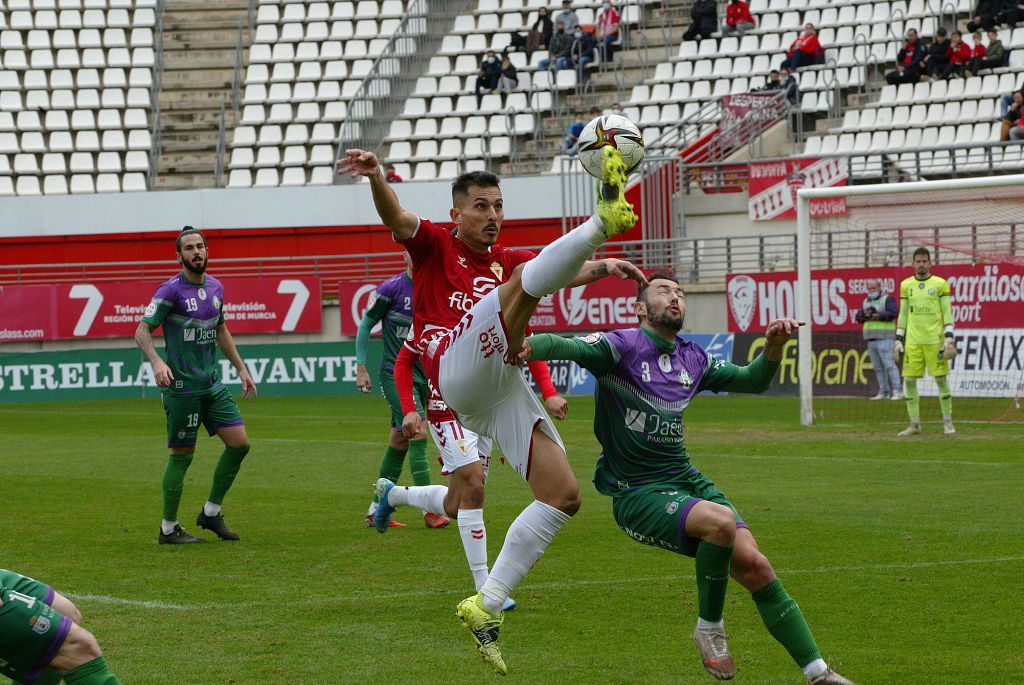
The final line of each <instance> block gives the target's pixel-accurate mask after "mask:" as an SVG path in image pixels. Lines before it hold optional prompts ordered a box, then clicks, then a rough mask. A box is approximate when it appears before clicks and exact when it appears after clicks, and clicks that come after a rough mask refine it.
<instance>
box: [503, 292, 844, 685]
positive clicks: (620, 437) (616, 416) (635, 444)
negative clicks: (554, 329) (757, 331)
mask: <svg viewBox="0 0 1024 685" xmlns="http://www.w3.org/2000/svg"><path fill="white" fill-rule="evenodd" d="M634 311H635V312H636V315H637V318H638V319H639V320H640V327H639V328H632V329H626V330H619V331H612V332H611V333H607V334H595V335H589V336H586V337H584V338H575V339H567V338H561V337H559V336H557V335H550V334H544V335H535V336H531V337H530V338H527V340H526V342H525V343H524V345H523V349H522V351H521V353H520V358H521V359H570V360H573V361H575V362H576V363H578V364H579V365H581V366H583V367H584V368H586V369H588V370H589V371H591V372H592V373H593V374H594V376H595V377H596V378H597V390H596V406H595V412H594V434H595V435H596V436H597V439H598V441H599V442H600V443H601V448H602V454H601V457H599V458H598V461H597V469H596V471H595V473H594V485H595V486H596V487H597V490H598V492H600V493H601V494H603V495H608V496H609V497H611V498H612V513H613V515H614V516H615V522H616V523H618V524H619V526H620V527H621V528H622V530H623V531H624V532H626V534H627V535H629V536H630V537H631V538H633V539H634V540H636V541H638V542H641V543H643V544H647V545H651V546H653V547H658V548H659V549H664V550H666V551H669V552H675V553H676V554H681V555H684V556H688V557H692V558H694V560H695V562H696V563H695V566H696V576H697V625H696V627H695V629H694V631H693V639H694V641H696V643H697V646H698V648H699V650H700V655H701V661H702V662H703V664H704V668H705V669H706V670H707V671H708V673H710V674H711V675H713V676H714V677H716V678H718V679H720V680H729V679H731V678H733V677H735V675H736V666H735V664H734V663H733V658H732V654H731V652H730V650H729V640H728V637H727V636H726V634H725V623H724V621H723V618H722V616H723V610H724V608H725V596H726V588H727V586H728V582H729V577H730V575H731V576H732V578H734V579H735V580H736V581H737V582H739V583H740V585H742V586H743V587H744V588H745V589H746V590H747V591H748V592H749V593H750V597H751V599H753V601H754V604H755V605H756V606H757V610H758V613H760V614H761V619H762V620H763V621H764V624H765V627H766V628H768V632H769V633H771V635H772V637H774V638H775V639H776V640H777V641H778V642H779V643H780V644H782V646H783V647H785V649H786V651H787V652H789V654H790V656H791V657H792V658H793V660H794V661H795V662H796V665H797V666H799V667H800V669H801V670H802V671H803V673H804V676H805V677H807V679H808V681H809V682H810V683H813V684H814V685H853V684H852V683H851V682H850V681H849V680H847V679H846V678H844V677H843V676H841V675H839V674H838V673H836V672H834V671H832V670H831V669H830V668H829V667H828V665H827V664H826V663H825V661H824V660H823V659H822V658H821V652H819V651H818V646H817V644H816V643H815V641H814V637H813V635H811V629H810V628H809V627H808V625H807V621H806V620H804V616H803V613H802V612H801V611H800V607H799V606H797V603H796V602H795V601H794V600H793V599H792V598H791V597H790V596H789V594H788V593H787V592H786V589H785V588H784V587H783V586H782V582H781V581H780V580H779V579H778V577H777V576H776V575H775V570H774V569H773V568H772V565H771V562H770V561H768V558H767V557H766V556H765V555H764V554H762V553H761V551H760V550H759V549H758V546H757V542H756V541H755V540H754V536H753V535H752V534H751V532H750V529H749V527H748V526H747V524H746V523H744V521H743V519H742V518H740V516H739V514H738V513H737V511H736V507H735V506H733V504H732V502H730V501H729V500H728V499H727V498H726V496H725V494H724V493H723V492H722V491H721V490H719V489H718V488H716V487H715V484H714V483H713V482H712V481H711V479H710V478H708V477H707V476H705V475H704V474H702V473H701V472H700V471H698V470H697V467H696V466H694V465H693V464H692V463H691V462H690V457H689V455H688V454H687V452H686V446H685V443H684V440H683V433H684V431H683V411H684V410H685V409H686V407H687V406H688V405H689V403H690V402H691V401H693V400H694V399H695V398H696V397H697V395H698V393H700V392H701V391H702V390H711V391H713V392H720V391H727V392H743V393H761V392H764V391H765V390H767V389H768V386H769V385H771V382H772V379H773V378H774V377H775V374H776V372H777V371H778V369H779V362H780V361H781V360H782V350H783V347H784V346H785V344H786V342H787V341H788V340H789V338H790V336H791V335H792V334H793V333H794V332H795V331H796V330H797V328H799V327H800V326H801V325H803V324H802V323H801V322H799V321H796V320H794V319H777V320H775V321H772V322H771V323H770V324H769V325H768V330H767V332H766V333H765V337H766V338H767V340H766V342H765V347H764V352H763V353H762V354H761V355H760V356H758V357H757V358H756V359H755V360H754V361H752V362H751V363H750V364H749V365H747V366H736V365H734V364H731V363H729V362H726V361H723V360H720V359H716V358H715V357H713V356H712V355H710V354H709V353H708V352H706V351H705V350H704V349H702V348H701V347H700V346H699V345H697V344H696V343H693V342H687V341H684V340H683V339H682V338H680V337H679V331H680V330H681V329H682V325H683V317H684V316H685V314H686V297H685V294H684V293H683V289H682V288H681V287H680V286H679V282H678V281H677V280H676V278H675V277H674V276H673V275H672V274H668V273H655V274H652V275H651V277H650V284H649V285H647V286H641V287H640V289H639V292H638V294H637V299H636V303H635V304H634ZM670 613H671V612H670Z"/></svg>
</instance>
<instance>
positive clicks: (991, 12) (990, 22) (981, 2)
mask: <svg viewBox="0 0 1024 685" xmlns="http://www.w3.org/2000/svg"><path fill="white" fill-rule="evenodd" d="M1004 5H1005V2H1004V0H978V5H977V7H975V8H974V16H973V17H972V19H971V20H970V21H969V22H967V30H968V31H970V32H971V33H974V32H975V31H978V30H980V29H985V30H986V31H989V30H991V29H994V28H995V26H996V16H997V15H998V14H999V11H1000V10H1001V9H1002V8H1003V6H1004Z"/></svg>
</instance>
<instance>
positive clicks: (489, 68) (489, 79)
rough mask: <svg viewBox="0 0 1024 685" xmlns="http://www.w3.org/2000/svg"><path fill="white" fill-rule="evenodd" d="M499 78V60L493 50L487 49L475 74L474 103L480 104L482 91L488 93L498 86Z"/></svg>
mask: <svg viewBox="0 0 1024 685" xmlns="http://www.w3.org/2000/svg"><path fill="white" fill-rule="evenodd" d="M499 78H501V62H499V61H498V56H497V55H496V54H494V50H488V51H487V54H486V55H485V56H484V59H483V61H482V62H481V63H480V71H478V72H477V75H476V104H477V105H479V104H480V100H481V98H483V96H484V91H487V92H488V93H490V92H491V91H493V90H494V89H495V88H497V87H498V79H499Z"/></svg>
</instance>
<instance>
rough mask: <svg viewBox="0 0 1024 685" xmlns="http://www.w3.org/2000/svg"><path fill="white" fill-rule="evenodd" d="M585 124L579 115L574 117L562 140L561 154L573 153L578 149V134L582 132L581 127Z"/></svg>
mask: <svg viewBox="0 0 1024 685" xmlns="http://www.w3.org/2000/svg"><path fill="white" fill-rule="evenodd" d="M585 127H586V124H585V123H583V120H582V119H581V118H580V117H576V121H574V122H573V123H572V124H571V125H570V126H569V130H568V131H566V132H565V138H564V139H563V140H562V154H563V155H575V154H576V152H577V151H578V149H579V144H580V134H581V133H583V129H584V128H585Z"/></svg>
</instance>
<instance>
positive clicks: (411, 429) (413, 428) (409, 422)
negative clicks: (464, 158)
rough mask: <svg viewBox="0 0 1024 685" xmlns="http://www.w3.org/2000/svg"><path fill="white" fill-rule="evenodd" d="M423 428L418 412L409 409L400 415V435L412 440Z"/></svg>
mask: <svg viewBox="0 0 1024 685" xmlns="http://www.w3.org/2000/svg"><path fill="white" fill-rule="evenodd" d="M422 429H423V417H422V416H420V415H419V413H418V412H414V411H411V412H409V413H408V414H406V415H405V416H403V417H402V435H404V436H405V437H407V438H408V439H410V440H414V439H415V438H416V437H417V436H418V435H420V431H422Z"/></svg>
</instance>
